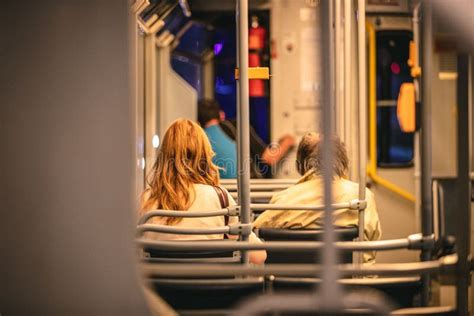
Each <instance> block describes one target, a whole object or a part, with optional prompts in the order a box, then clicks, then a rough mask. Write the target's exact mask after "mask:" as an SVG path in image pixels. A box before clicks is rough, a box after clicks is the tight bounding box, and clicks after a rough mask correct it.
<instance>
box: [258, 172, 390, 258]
mask: <svg viewBox="0 0 474 316" xmlns="http://www.w3.org/2000/svg"><path fill="white" fill-rule="evenodd" d="M323 188H324V186H323V179H322V177H320V176H317V175H315V174H314V172H308V173H307V174H306V175H304V176H303V177H302V178H301V179H300V180H299V181H298V183H296V184H295V185H293V186H291V187H289V188H288V189H286V190H283V191H280V192H277V193H275V195H274V196H273V198H272V199H271V201H270V203H271V204H278V205H290V204H311V205H322V204H324V199H323V198H324V197H323V194H324V193H323V191H324V189H323ZM332 192H333V198H332V203H341V202H349V201H351V200H355V199H357V198H358V193H359V185H358V184H357V183H354V182H351V181H349V180H345V179H342V178H336V179H334V180H333V186H332ZM366 200H367V208H366V209H365V216H364V218H365V226H364V235H365V240H380V238H381V237H382V229H381V227H380V222H379V217H378V214H377V209H376V206H375V199H374V195H373V193H372V192H371V191H370V190H369V189H366ZM323 215H324V212H323V211H291V210H288V211H274V210H273V211H272V210H267V211H265V212H263V213H262V214H261V215H260V216H259V217H258V218H257V220H256V221H255V223H254V227H255V228H260V227H273V228H289V229H290V228H291V229H298V228H321V227H322V226H323V222H324V220H323ZM333 217H334V225H336V226H343V227H345V226H357V225H358V211H357V210H351V209H341V210H335V211H334V212H333ZM374 261H375V252H366V253H364V262H366V263H372V262H374Z"/></svg>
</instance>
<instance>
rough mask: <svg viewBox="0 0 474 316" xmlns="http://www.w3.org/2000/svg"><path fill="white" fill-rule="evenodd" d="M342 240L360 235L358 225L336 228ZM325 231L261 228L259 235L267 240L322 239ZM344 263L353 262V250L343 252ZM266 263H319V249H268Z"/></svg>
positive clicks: (348, 239) (350, 239)
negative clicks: (291, 250)
mask: <svg viewBox="0 0 474 316" xmlns="http://www.w3.org/2000/svg"><path fill="white" fill-rule="evenodd" d="M335 231H336V233H337V234H338V240H340V241H352V240H354V239H355V238H357V236H358V231H357V227H355V226H350V227H337V228H335ZM323 234H324V231H323V230H322V229H278V228H260V229H259V230H258V235H259V237H260V238H262V239H263V240H265V241H321V240H323ZM341 262H342V263H352V252H350V251H344V252H342V253H341ZM266 263H319V255H318V252H317V251H314V250H311V251H298V252H296V253H295V252H289V251H267V260H266Z"/></svg>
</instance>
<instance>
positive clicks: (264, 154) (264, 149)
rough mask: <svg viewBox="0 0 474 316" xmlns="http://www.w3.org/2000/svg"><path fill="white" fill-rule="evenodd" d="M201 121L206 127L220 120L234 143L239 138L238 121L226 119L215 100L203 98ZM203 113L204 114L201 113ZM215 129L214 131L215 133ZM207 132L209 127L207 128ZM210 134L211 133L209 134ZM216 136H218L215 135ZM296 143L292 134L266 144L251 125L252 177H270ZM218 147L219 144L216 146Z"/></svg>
mask: <svg viewBox="0 0 474 316" xmlns="http://www.w3.org/2000/svg"><path fill="white" fill-rule="evenodd" d="M198 113H200V114H198V116H199V123H200V124H201V126H203V127H205V126H206V124H207V125H209V124H212V125H211V126H214V125H215V124H216V122H218V124H219V126H220V128H221V130H222V131H224V132H225V134H226V135H227V136H228V137H229V138H230V139H231V140H232V141H234V143H235V142H236V139H237V121H236V120H226V117H225V113H224V111H222V110H221V108H220V106H219V104H218V103H217V101H215V100H201V101H200V102H199V108H198ZM201 113H202V115H201ZM211 117H212V119H213V120H212V122H211V123H209V121H207V120H209V118H211ZM214 132H215V131H212V133H214ZM206 133H207V128H206ZM208 136H209V134H208ZM211 136H213V135H212V134H211V135H210V136H209V138H210V139H211V143H212V145H213V149H214V151H216V156H217V157H218V156H219V152H218V150H217V149H219V148H214V143H213V141H212V137H211ZM213 138H216V137H213ZM224 143H225V142H224ZM294 144H295V138H294V137H293V136H292V135H289V134H288V135H285V136H283V137H282V138H280V140H279V141H278V143H275V144H266V143H265V142H264V141H263V140H262V139H261V138H260V136H258V134H257V132H256V131H255V129H254V128H253V127H252V126H250V159H251V170H250V172H251V177H252V178H270V177H271V175H272V172H271V171H272V169H273V168H275V167H276V166H277V164H278V163H279V162H280V161H281V160H282V159H283V158H284V157H285V156H286V155H287V153H288V152H289V151H290V149H291V148H293V146H294ZM216 147H217V146H216Z"/></svg>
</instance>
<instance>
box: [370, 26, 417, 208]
mask: <svg viewBox="0 0 474 316" xmlns="http://www.w3.org/2000/svg"><path fill="white" fill-rule="evenodd" d="M366 28H367V33H368V35H369V76H368V77H369V159H370V161H369V164H368V166H367V175H368V176H369V177H370V178H371V179H372V181H374V182H375V183H377V184H380V185H381V186H383V187H385V188H386V189H387V190H390V191H392V192H394V193H396V194H398V195H400V196H401V197H403V198H405V199H407V200H409V201H411V202H415V201H416V199H415V196H414V195H413V194H411V193H410V192H408V191H406V190H405V189H403V188H401V187H399V186H398V185H396V184H394V183H392V182H390V181H389V180H387V179H384V178H382V177H381V176H379V175H378V174H377V90H376V81H375V80H376V76H377V70H376V68H375V67H376V42H375V41H376V39H375V29H374V26H373V25H372V24H371V23H367V24H366Z"/></svg>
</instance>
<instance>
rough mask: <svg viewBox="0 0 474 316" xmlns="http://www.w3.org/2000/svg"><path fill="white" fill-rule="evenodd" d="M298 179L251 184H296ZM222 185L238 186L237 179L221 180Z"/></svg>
mask: <svg viewBox="0 0 474 316" xmlns="http://www.w3.org/2000/svg"><path fill="white" fill-rule="evenodd" d="M297 182H298V179H250V184H251V185H252V184H295V183H297ZM220 184H221V185H224V186H225V185H228V184H237V179H221V180H220Z"/></svg>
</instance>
